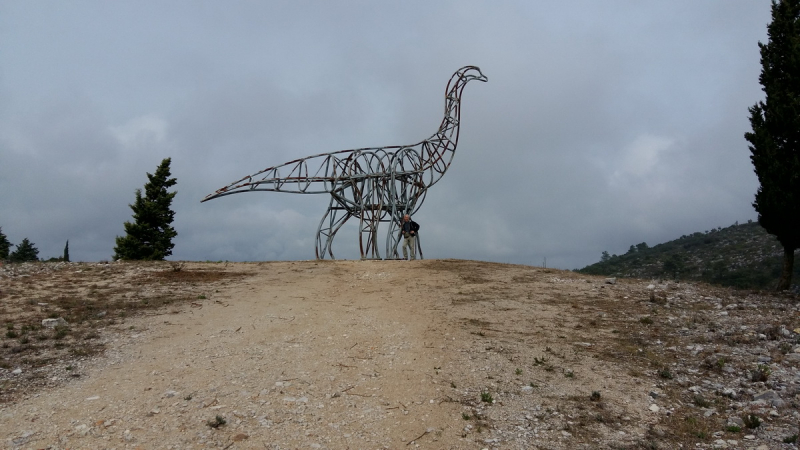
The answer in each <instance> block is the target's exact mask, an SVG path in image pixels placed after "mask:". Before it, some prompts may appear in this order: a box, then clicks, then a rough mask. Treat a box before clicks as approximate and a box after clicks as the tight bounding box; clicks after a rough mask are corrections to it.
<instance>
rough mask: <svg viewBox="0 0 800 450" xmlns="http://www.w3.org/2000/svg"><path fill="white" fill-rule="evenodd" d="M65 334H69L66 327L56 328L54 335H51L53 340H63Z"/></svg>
mask: <svg viewBox="0 0 800 450" xmlns="http://www.w3.org/2000/svg"><path fill="white" fill-rule="evenodd" d="M67 333H69V330H68V329H67V327H56V334H54V335H53V339H57V340H60V339H64V338H65V337H67Z"/></svg>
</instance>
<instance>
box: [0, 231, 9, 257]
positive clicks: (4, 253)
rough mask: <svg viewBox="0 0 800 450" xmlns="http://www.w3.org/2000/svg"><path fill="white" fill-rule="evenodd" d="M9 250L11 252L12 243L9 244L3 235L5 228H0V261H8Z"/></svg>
mask: <svg viewBox="0 0 800 450" xmlns="http://www.w3.org/2000/svg"><path fill="white" fill-rule="evenodd" d="M9 250H11V242H8V238H7V237H6V235H5V234H3V228H2V227H0V261H5V260H7V259H8V252H9Z"/></svg>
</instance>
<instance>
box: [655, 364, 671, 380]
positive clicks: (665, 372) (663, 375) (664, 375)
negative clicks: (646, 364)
mask: <svg viewBox="0 0 800 450" xmlns="http://www.w3.org/2000/svg"><path fill="white" fill-rule="evenodd" d="M658 376H659V377H661V378H663V379H665V380H671V379H672V378H673V375H672V372H670V371H669V369H667V368H666V367H664V368H663V369H661V370H659V371H658Z"/></svg>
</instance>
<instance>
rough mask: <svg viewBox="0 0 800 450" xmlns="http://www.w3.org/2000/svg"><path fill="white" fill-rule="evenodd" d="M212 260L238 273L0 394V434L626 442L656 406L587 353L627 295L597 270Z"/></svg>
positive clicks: (346, 443) (598, 352)
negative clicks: (73, 372) (59, 374)
mask: <svg viewBox="0 0 800 450" xmlns="http://www.w3.org/2000/svg"><path fill="white" fill-rule="evenodd" d="M193 266H202V265H201V264H194V265H191V264H190V265H189V266H188V267H187V268H186V269H185V270H191V269H192V267H193ZM226 270H236V271H239V272H243V273H245V274H246V275H247V276H245V277H244V278H242V279H240V280H239V281H237V282H236V283H235V284H231V285H228V286H227V287H219V288H217V289H216V292H212V293H209V294H208V296H207V297H206V298H205V299H202V300H198V301H197V302H194V303H191V304H185V305H183V306H181V307H179V308H177V309H176V308H174V307H173V308H172V310H171V311H168V310H164V311H162V313H159V314H157V315H149V316H144V317H138V318H134V319H129V320H126V322H125V327H126V330H125V331H124V332H119V333H117V334H115V335H114V336H113V337H111V338H109V339H110V340H109V341H108V350H107V351H106V354H105V356H103V357H102V358H99V359H97V360H95V361H94V362H93V363H92V364H90V365H88V366H87V367H86V368H85V369H84V370H83V374H82V376H81V377H80V378H76V379H74V380H71V381H69V382H67V383H63V384H61V385H60V386H58V387H55V388H51V389H45V390H42V391H40V392H38V393H37V394H35V395H32V396H28V397H27V398H24V399H21V400H19V401H17V402H14V403H11V404H6V405H3V406H2V408H0V429H1V430H2V432H0V433H2V434H1V435H0V439H2V440H0V442H3V443H4V444H3V445H4V446H6V447H8V448H32V449H33V448H72V449H75V448H86V449H97V448H117V449H122V448H142V449H151V448H173V449H184V448H203V447H209V448H270V449H272V448H275V449H277V448H280V449H290V448H331V449H345V448H350V449H362V448H391V449H400V448H412V447H413V448H457V449H473V448H475V449H481V448H519V449H523V448H549V449H560V448H564V449H566V448H587V449H588V448H611V447H612V446H613V447H614V448H627V447H626V446H632V445H636V444H637V443H642V442H645V440H646V439H647V435H648V429H650V428H651V427H650V426H651V425H652V424H653V423H655V422H656V421H657V420H656V419H655V417H656V416H654V415H653V411H652V409H649V406H650V405H651V403H652V401H653V399H652V398H651V396H650V394H651V393H652V389H653V386H655V385H654V384H651V383H649V382H643V381H642V380H641V378H640V377H639V376H637V374H636V373H635V372H634V371H632V370H631V369H630V367H629V366H622V365H618V364H615V363H614V362H609V359H608V358H603V357H601V356H602V353H603V351H604V349H606V348H607V347H608V346H607V343H606V341H607V340H611V339H612V338H613V334H612V333H616V330H615V328H620V323H621V320H622V319H621V318H620V317H616V316H615V315H614V314H613V313H614V311H615V310H614V308H615V306H614V302H624V301H625V300H624V299H627V298H628V297H627V296H626V297H624V298H623V293H614V292H613V291H612V290H611V287H610V286H609V287H608V289H605V286H603V280H602V279H594V278H588V277H585V276H580V275H577V274H573V273H570V272H563V271H553V270H547V269H539V268H532V267H524V266H508V265H500V264H489V263H478V262H470V261H416V262H405V261H337V262H316V261H307V262H276V263H248V264H232V265H230V266H229V267H228V268H227V269H226ZM631 289H633V290H637V289H640V290H641V292H642V294H641V295H642V296H644V295H646V294H644V292H645V291H644V289H645V288H644V287H643V286H639V285H636V286H633V285H631V286H629V287H628V289H627V290H626V291H624V293H625V295H629V292H630V291H631ZM610 313H611V314H610ZM590 324H591V325H590ZM608 348H610V347H608ZM217 418H219V419H220V421H219V422H221V421H222V420H224V421H225V424H224V425H221V424H220V423H219V422H217ZM211 425H220V426H217V427H214V426H211Z"/></svg>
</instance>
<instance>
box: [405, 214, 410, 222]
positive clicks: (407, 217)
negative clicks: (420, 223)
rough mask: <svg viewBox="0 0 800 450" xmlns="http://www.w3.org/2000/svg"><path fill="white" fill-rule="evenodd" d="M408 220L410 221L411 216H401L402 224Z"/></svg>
mask: <svg viewBox="0 0 800 450" xmlns="http://www.w3.org/2000/svg"><path fill="white" fill-rule="evenodd" d="M409 220H411V216H409V215H408V214H406V215H405V216H403V222H408V221H409Z"/></svg>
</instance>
